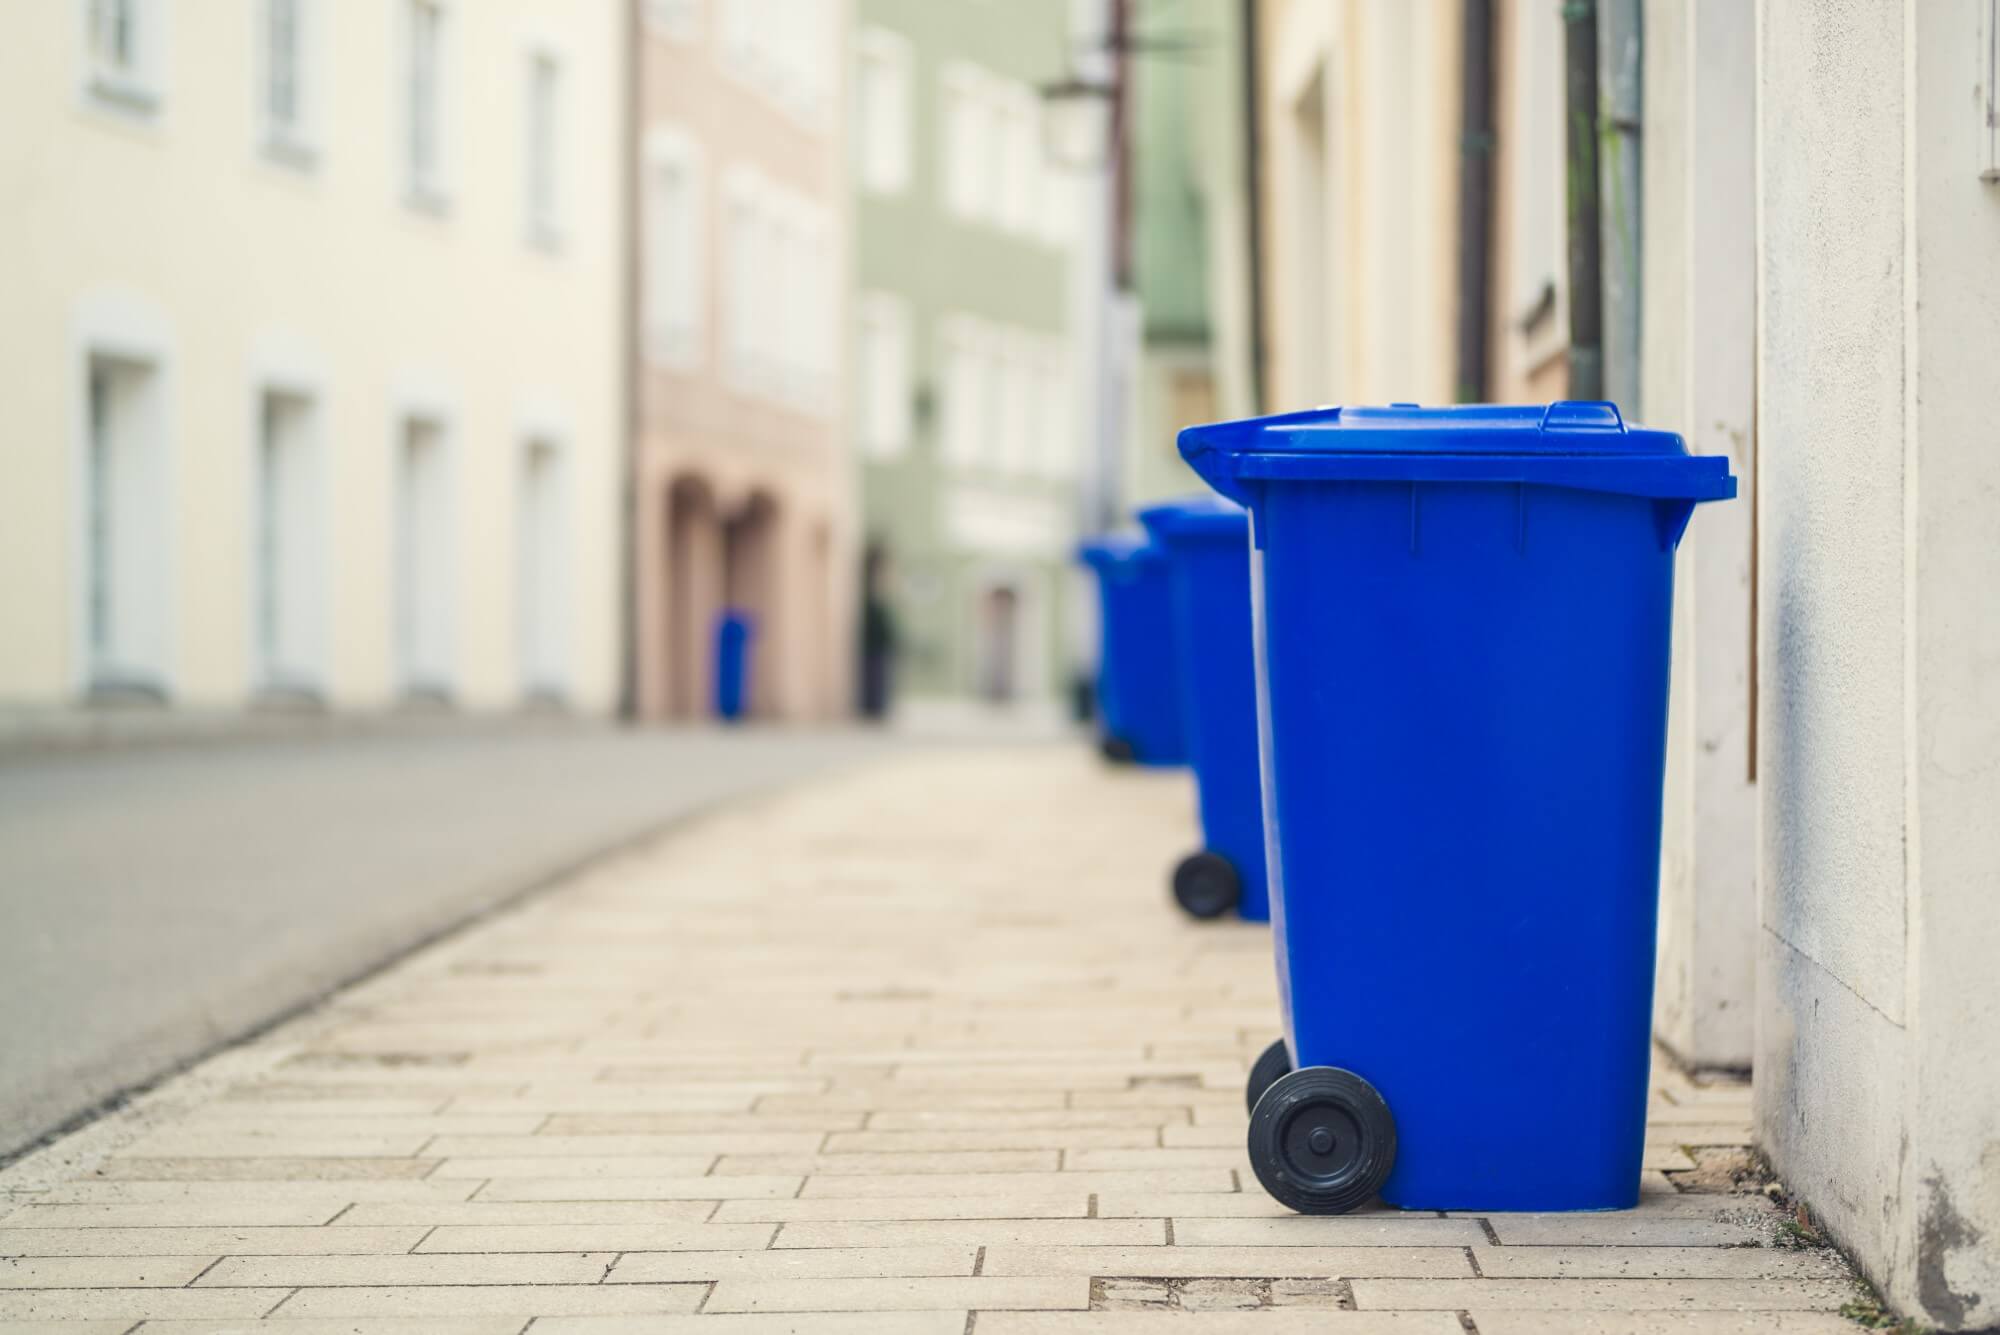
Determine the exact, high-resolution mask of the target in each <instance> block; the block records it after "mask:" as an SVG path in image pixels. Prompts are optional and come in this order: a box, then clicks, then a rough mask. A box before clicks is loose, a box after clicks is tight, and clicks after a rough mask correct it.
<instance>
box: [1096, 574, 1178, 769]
mask: <svg viewBox="0 0 2000 1335" xmlns="http://www.w3.org/2000/svg"><path fill="white" fill-rule="evenodd" d="M1077 557H1078V559H1079V560H1081V561H1082V562H1083V563H1084V564H1085V565H1087V566H1089V567H1090V568H1091V569H1092V570H1094V571H1095V572H1096V573H1097V601H1098V618H1097V620H1098V632H1099V638H1098V654H1097V698H1098V708H1099V712H1100V713H1101V714H1102V716H1103V723H1104V733H1103V737H1102V739H1101V740H1102V745H1103V748H1104V754H1105V755H1106V756H1107V757H1108V758H1110V759H1112V760H1117V761H1137V762H1138V763H1139V764H1141V765H1185V764H1186V763H1187V747H1186V743H1185V741H1184V740H1183V738H1182V735H1181V687H1180V667H1179V664H1180V661H1181V656H1180V654H1179V653H1178V652H1177V650H1176V645H1175V642H1174V612H1173V590H1172V585H1171V584H1170V582H1169V579H1168V567H1167V556H1166V553H1165V552H1163V551H1161V550H1160V549H1159V548H1158V547H1155V546H1152V545H1151V544H1149V543H1145V542H1142V541H1139V540H1138V539H1136V538H1129V537H1123V536H1115V535H1114V536H1110V537H1104V538H1098V539H1096V540H1094V541H1091V542H1086V543H1084V544H1083V545H1082V546H1080V547H1079V548H1078V549H1077Z"/></svg>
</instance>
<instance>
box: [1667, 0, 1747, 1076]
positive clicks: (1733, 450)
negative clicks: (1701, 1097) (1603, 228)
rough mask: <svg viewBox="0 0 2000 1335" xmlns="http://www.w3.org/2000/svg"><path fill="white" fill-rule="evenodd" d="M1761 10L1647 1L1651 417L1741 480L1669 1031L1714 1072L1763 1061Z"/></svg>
mask: <svg viewBox="0 0 2000 1335" xmlns="http://www.w3.org/2000/svg"><path fill="white" fill-rule="evenodd" d="M1755 19H1756V15H1755V11H1754V10H1753V9H1752V8H1750V7H1749V6H1746V5H1743V4H1742V3H1740V0H1652V3H1649V4H1648V5H1647V6H1646V31H1645V72H1644V84H1645V126H1644V144H1645V162H1644V171H1645V179H1644V191H1643V196H1644V208H1645V214H1644V234H1645V252H1644V266H1645V267H1644V292H1645V311H1644V320H1645V324H1644V331H1643V332H1644V337H1643V344H1642V346H1643V366H1642V371H1643V397H1644V401H1645V405H1646V412H1645V417H1646V423H1647V425H1649V426H1655V427H1664V428H1666V429H1669V430H1673V431H1678V432H1680V433H1681V434H1682V435H1683V436H1685V437H1686V438H1687V442H1688V447H1689V448H1690V449H1692V450H1695V451H1697V452H1698V453H1702V454H1723V455H1727V456H1728V457H1729V460H1730V468H1731V470H1732V471H1733V472H1734V473H1735V474H1736V477H1737V499H1736V500H1735V501H1734V502H1732V503H1731V504H1728V505H1715V506H1705V507H1703V509H1702V512H1701V513H1700V514H1699V515H1698V516H1697V517H1696V519H1695V522H1694V525H1693V527H1692V529H1691V530H1690V532H1689V535H1688V540H1687V541H1686V542H1684V543H1682V544H1681V548H1680V553H1679V557H1678V569H1677V570H1676V578H1677V588H1676V595H1675V602H1674V671H1673V683H1674V686H1673V697H1672V702H1671V705H1670V710H1669V719H1668V748H1667V784H1666V806H1665V813H1664V814H1665V819H1664V825H1663V829H1662V840H1661V857H1660V971H1659V984H1658V991H1657V994H1656V995H1657V1004H1656V1008H1655V1021H1656V1023H1655V1027H1656V1029H1657V1031H1658V1034H1659V1036H1660V1039H1661V1041H1662V1042H1664V1043H1665V1044H1666V1045H1667V1046H1668V1048H1670V1049H1671V1050H1672V1051H1673V1052H1674V1054H1675V1055H1676V1056H1677V1057H1678V1058H1680V1060H1681V1061H1682V1062H1684V1063H1686V1064H1688V1065H1690V1066H1694V1067H1699V1068H1742V1067H1747V1066H1749V1065H1750V1060H1751V1049H1752V1039H1753V1032H1752V1031H1753V1028H1754V1025H1753V1018H1754V1015H1755V1005H1754V996H1755V982H1756V943H1757V899H1756V881H1757V876H1756V871H1757V837H1756V828H1757V821H1756V816H1757V811H1756V789H1755V783H1754V779H1753V773H1754V769H1753V766H1754V753H1753V747H1752V736H1751V704H1752V676H1753V664H1752V655H1751V649H1752V635H1753V631H1752V626H1751V609H1750V594H1751V589H1750V583H1751V566H1752V562H1751V549H1752V542H1753V535H1754V531H1755V525H1754V519H1755V514H1756V503H1757V489H1756V459H1755V449H1754V432H1753V421H1752V418H1753V416H1754V407H1755V399H1756V379H1755V376H1756V331H1757V321H1756V314H1757V313H1756V295H1757V277H1756V172H1755V158H1754V148H1755V141H1754V134H1753V126H1754V118H1755V106H1756V103H1755V78H1756V69H1755V66H1756V27H1755Z"/></svg>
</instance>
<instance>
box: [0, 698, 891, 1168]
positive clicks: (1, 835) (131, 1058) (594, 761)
mask: <svg viewBox="0 0 2000 1335" xmlns="http://www.w3.org/2000/svg"><path fill="white" fill-rule="evenodd" d="M887 745H888V743H886V742H884V741H883V740H881V739H880V738H879V737H877V736H873V735H869V734H863V733H859V732H847V731H836V732H789V731H787V732H777V731H770V732H760V731H754V730H751V731H740V732H728V733H725V732H721V731H710V730H689V731H619V730H615V729H611V728H599V727H584V726H577V725H564V726H538V727H496V728H491V729H481V728H476V727H470V726H467V727H459V728H455V729H446V730H438V729H430V730H424V731H421V732H413V733H411V734H409V735H403V734H391V735H367V736H363V735H354V736H345V737H340V736H320V737H304V738H287V739H276V740H274V739H264V740H256V741H240V742H233V743H203V744H198V745H156V746H141V747H130V748H123V749H113V750H102V751H75V752H47V753H38V754H37V753H19V752H17V753H13V754H8V753H4V752H0V1161H4V1160H5V1159H6V1158H7V1157H8V1156H9V1155H11V1154H14V1153H17V1152H19V1151H21V1150H22V1149H24V1148H25V1147H27V1146H30V1145H32V1144H34V1143H35V1142H37V1141H38V1140H39V1139H40V1138H42V1137H44V1136H46V1135H47V1134H48V1133H50V1132H51V1131H53V1130H55V1129H57V1128H59V1127H62V1126H64V1125H66V1124H69V1123H72V1122H74V1121H75V1120H76V1119H78V1118H80V1117H82V1116H84V1115H86V1114H88V1113H89V1112H90V1111H91V1110H92V1109H94V1108H96V1107H98V1106H99V1105H101V1104H103V1103H104V1102H105V1101H106V1100H107V1099H110V1098H112V1097H113V1096H115V1095H117V1094H118V1093H120V1092H121V1091H124V1090H128V1089H131V1088H133V1087H135V1086H138V1085H143V1084H145V1083H147V1082H149V1081H151V1080H153V1079H154V1078H156V1077H158V1076H160V1075H162V1074H165V1073H167V1072H169V1071H171V1070H173V1069H175V1068H176V1067H178V1066H181V1065H183V1064H185V1063H187V1062H189V1061H191V1060H192V1059H194V1058H196V1057H199V1056H201V1055H202V1054H203V1053H205V1052H207V1051H209V1050H211V1049H213V1048H215V1047H217V1046H218V1045H220V1044H223V1043H226V1042H228V1041H230V1040H231V1039H234V1038H237V1037H239V1036H241V1035H243V1034H244V1033H247V1032H249V1031H251V1030H253V1029H255V1028H257V1027H258V1026H260V1025H262V1024H265V1023H267V1022H269V1021H271V1020H273V1019H276V1018H278V1017H280V1016H282V1015H284V1014H285V1013H286V1012H288V1011H289V1010H291V1009H293V1008H295V1007H297V1006H298V1005H300V1004H301V1003H304V1002H306V1001H310V1000H312V999H313V998H315V997H318V996H320V995H322V994H324V993H326V992H327V991H329V990H331V989H333V988H335V987H337V986H339V985H340V984H342V983H344V982H347V981H349V980H351V979H353V978H355V977H357V976H359V975H361V974H364V973H366V972H368V971H369V970H371V969H373V968H375V967H378V966H379V965H381V964H383V963H384V962H386V961H388V960H390V959H393V958H395V957H396V956H397V955H398V954H400V953H402V952H403V951H405V950H407V949H409V948H410V947H411V946H413V945H416V944H417V943H418V942H420V941H422V940H424V939H426V938H428V937H430V936H432V935H434V934H436V933H438V932H440V931H443V930H445V929H447V928H449V927H451V926H454V925H456V924H458V923H460V922H462V921H464V920H465V919H467V918H468V917H470V916H472V915H473V914H475V913H476V912H478V911H479V910H480V909H482V908H484V907H487V906H490V905H492V904H494V903H496V902H498V901H500V900H503V899H505V898H507V897H508V896H510V895H513V894H517V893H519V892H521V891H522V890H525V889H528V888H530V887H532V886H534V885H536V884H539V883H541V882H543V881H545V880H547V879H548V878H550V877H551V876H553V875H555V874H557V873H559V872H560V871H562V870H564V869H565V868H568V867H570V866H573V865H575V864H577V863H578V862H580V861H583V860H585V859H587V858H589V857H590V856H592V855H593V854H596V853H599V852H602V851H604V850H606V849H607V848H610V847H613V846H616V845H617V844H619V843H621V842H624V841H626V840H629V839H632V838H635V837H637V836H639V835H642V834H644V833H646V832H648V831H650V830H653V829H657V828H660V827H662V826H664V825H666V824H668V823H670V822H671V821H673V820H674V819H676V818H678V817H681V816H685V815H688V814H690V813H692V812H694V811H697V810H699V809H700V808H702V807H704V806H707V805H710V804H712V803H714V802H717V801H719V800H721V799H724V798H728V797H732V796H737V795H740V794H743V793H746V792H751V791H755V790H757V789H761V788H767V787H771V786H774V785H777V784H780V783H783V782H786V781H790V780H793V779H797V778H801V777H804V776H807V775H811V774H815V773H822V772H825V771H826V770H828V769H829V768H831V767H833V766H837V765H842V764H847V763H851V762H855V761H858V760H860V759H863V758H865V757H867V756H870V755H873V754H876V753H878V752H880V751H882V750H883V749H884V748H885V747H886V746H887Z"/></svg>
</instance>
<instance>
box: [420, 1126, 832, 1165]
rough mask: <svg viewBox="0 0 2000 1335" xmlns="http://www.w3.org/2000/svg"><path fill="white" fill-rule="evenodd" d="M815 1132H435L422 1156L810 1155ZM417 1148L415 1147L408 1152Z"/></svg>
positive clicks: (815, 1141)
mask: <svg viewBox="0 0 2000 1335" xmlns="http://www.w3.org/2000/svg"><path fill="white" fill-rule="evenodd" d="M825 1139H826V1137H825V1135H824V1133H822V1132H818V1131H689V1132H681V1133H677V1134H659V1135H586V1136H558V1135H546V1134H545V1135H533V1136H439V1137H437V1138H436V1139H435V1140H432V1141H431V1142H430V1144H429V1145H427V1146H425V1147H423V1148H424V1155H425V1157H426V1158H431V1159H445V1160H447V1161H449V1160H453V1159H458V1160H465V1159H481V1160H496V1159H525V1158H543V1157H554V1158H569V1157H574V1158H589V1159H600V1158H608V1157H618V1158H629V1159H640V1158H644V1159H651V1160H655V1161H658V1160H662V1159H673V1158H684V1157H692V1158H697V1159H708V1158H713V1157H715V1156H716V1155H719V1154H811V1153H813V1152H814V1151H816V1150H817V1149H819V1147H820V1142H821V1141H823V1140H825ZM410 1152H411V1153H413V1154H414V1153H415V1152H416V1151H415V1150H414V1149H413V1150H411V1151H410Z"/></svg>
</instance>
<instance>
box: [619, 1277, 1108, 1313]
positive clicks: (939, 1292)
mask: <svg viewBox="0 0 2000 1335" xmlns="http://www.w3.org/2000/svg"><path fill="white" fill-rule="evenodd" d="M607 1287H608V1286H607ZM1089 1305H1090V1281H1089V1280H1088V1279H1087V1278H1084V1277H1081V1276H1078V1277H1075V1278H1057V1279H1051V1278H1022V1279H1011V1278H992V1277H966V1278H933V1279H725V1280H723V1281H722V1282H721V1283H719V1284H717V1285H716V1286H715V1291H714V1293H712V1294H710V1295H709V1299H708V1304H707V1306H706V1307H704V1308H703V1309H702V1310H703V1311H705V1312H894V1311H912V1310H914V1311H924V1310H929V1309H938V1308H957V1309H960V1310H965V1309H971V1310H974V1311H978V1312H982V1313H984V1312H1000V1311H1007V1310H1009V1309H1023V1308H1026V1309H1036V1308H1054V1309H1062V1308H1068V1309H1072V1310H1077V1311H1081V1310H1082V1309H1084V1308H1086V1307H1088V1306H1089Z"/></svg>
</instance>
